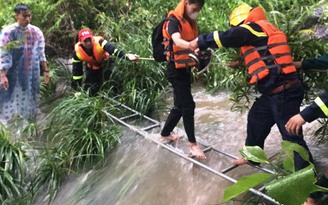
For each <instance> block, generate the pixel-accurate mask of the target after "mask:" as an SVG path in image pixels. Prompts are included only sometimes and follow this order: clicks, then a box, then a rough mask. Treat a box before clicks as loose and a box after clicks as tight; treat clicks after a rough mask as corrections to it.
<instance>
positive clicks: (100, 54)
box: [75, 36, 109, 70]
mask: <svg viewBox="0 0 328 205" xmlns="http://www.w3.org/2000/svg"><path fill="white" fill-rule="evenodd" d="M102 39H103V37H101V36H94V37H93V39H92V56H90V55H88V54H87V53H86V52H85V50H84V49H83V48H82V44H81V42H78V43H76V44H75V53H76V56H77V57H78V58H79V59H80V60H81V61H84V62H87V65H88V67H89V68H92V69H94V70H98V69H100V68H102V67H104V66H105V65H106V64H107V61H108V59H109V54H108V53H107V52H106V51H105V50H104V49H103V48H102V46H101V45H100V44H99V41H100V40H102Z"/></svg>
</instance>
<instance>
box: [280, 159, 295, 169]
mask: <svg viewBox="0 0 328 205" xmlns="http://www.w3.org/2000/svg"><path fill="white" fill-rule="evenodd" d="M283 165H284V168H285V169H286V170H288V171H291V172H294V171H295V169H294V159H292V158H289V157H286V158H285V159H284V162H283Z"/></svg>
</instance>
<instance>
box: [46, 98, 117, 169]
mask: <svg viewBox="0 0 328 205" xmlns="http://www.w3.org/2000/svg"><path fill="white" fill-rule="evenodd" d="M114 110H115V108H113V107H112V106H111V104H110V103H109V102H108V101H106V100H105V99H104V97H101V96H99V97H97V98H96V97H89V96H88V94H87V93H85V92H81V93H77V95H76V96H75V95H72V96H68V97H67V98H66V99H64V100H63V101H61V102H60V104H59V105H58V106H57V107H56V108H55V109H54V110H53V111H52V112H51V113H50V115H49V118H50V119H49V129H50V130H49V134H48V138H50V139H52V142H53V143H54V144H55V145H56V146H57V148H58V150H57V151H58V152H63V153H67V156H68V158H67V160H69V161H67V162H66V163H67V167H68V168H71V167H73V168H76V169H79V168H82V167H86V166H87V165H92V164H94V163H95V162H98V161H99V160H102V159H104V157H105V154H106V153H108V151H110V150H111V149H112V148H113V147H114V146H115V145H116V143H117V142H118V141H119V133H120V132H119V129H118V127H117V126H116V125H115V124H114V122H113V121H112V119H111V118H110V117H109V116H107V115H106V114H105V113H104V111H108V112H111V111H114Z"/></svg>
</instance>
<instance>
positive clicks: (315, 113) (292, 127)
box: [286, 91, 328, 135]
mask: <svg viewBox="0 0 328 205" xmlns="http://www.w3.org/2000/svg"><path fill="white" fill-rule="evenodd" d="M327 106H328V91H326V92H325V93H323V94H322V95H320V96H319V97H317V98H316V99H315V101H314V102H313V103H312V104H311V105H309V106H308V107H306V108H305V109H304V110H302V111H301V112H300V113H299V114H297V115H294V116H293V117H291V118H290V119H289V120H288V122H287V123H286V130H287V132H288V133H290V134H293V135H299V134H300V130H301V128H302V125H303V124H305V123H306V122H312V121H314V120H315V119H318V118H321V117H324V118H327V117H328V108H327Z"/></svg>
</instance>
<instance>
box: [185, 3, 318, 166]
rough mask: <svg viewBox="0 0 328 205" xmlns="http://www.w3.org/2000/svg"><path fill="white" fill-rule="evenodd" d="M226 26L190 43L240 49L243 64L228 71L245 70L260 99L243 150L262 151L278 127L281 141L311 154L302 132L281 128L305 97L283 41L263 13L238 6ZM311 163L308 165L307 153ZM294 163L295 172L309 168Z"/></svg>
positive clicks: (250, 118) (298, 158)
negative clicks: (247, 148) (290, 143)
mask: <svg viewBox="0 0 328 205" xmlns="http://www.w3.org/2000/svg"><path fill="white" fill-rule="evenodd" d="M229 20H230V27H231V28H230V29H228V30H226V31H214V32H212V33H208V34H203V35H199V36H198V38H196V39H195V40H194V41H192V42H191V44H192V45H191V47H192V49H196V48H199V49H206V48H209V47H210V48H222V47H229V48H240V51H241V54H242V56H241V60H240V61H236V62H231V63H229V64H228V66H230V67H237V66H240V65H246V68H247V71H248V82H249V83H250V84H252V85H254V86H255V87H256V90H257V91H258V92H260V93H261V94H262V95H261V96H260V97H259V98H257V99H256V101H255V102H254V104H253V105H252V107H251V109H250V111H249V113H248V118H247V137H246V142H245V145H246V146H259V147H261V148H262V149H263V148H264V141H265V139H266V138H267V136H268V135H269V133H270V131H271V127H272V126H273V125H275V124H276V125H277V127H278V129H279V131H280V133H281V135H282V139H283V140H286V141H290V142H293V143H297V144H299V145H301V146H303V147H304V148H305V149H306V150H308V151H309V148H308V146H307V144H306V142H305V140H304V138H303V134H302V133H301V132H300V134H299V135H297V136H295V135H292V134H290V133H288V132H287V131H286V128H285V125H286V123H287V121H288V120H289V118H290V117H292V116H293V115H295V114H297V113H299V108H300V105H301V102H302V100H303V96H304V90H303V87H302V84H301V81H300V80H299V77H298V73H297V70H296V67H295V66H294V64H293V59H292V56H291V52H290V49H289V46H288V43H287V37H286V35H285V34H284V33H283V32H282V31H280V30H279V29H278V28H277V27H276V26H274V25H273V24H272V23H270V22H269V21H267V18H266V15H265V12H264V10H263V8H261V7H255V8H252V7H251V6H249V5H247V4H242V5H240V6H238V7H237V8H235V9H234V10H233V11H232V13H231V15H230V19H229ZM309 157H310V159H311V160H312V155H311V153H310V151H309ZM294 158H295V170H299V169H302V168H304V167H306V166H308V165H309V163H308V162H307V161H306V160H304V159H303V158H302V157H301V156H300V155H299V154H298V153H296V152H295V153H294ZM233 163H234V164H236V165H243V164H247V163H248V161H247V160H246V159H244V158H242V157H241V158H239V159H237V160H234V161H233Z"/></svg>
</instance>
